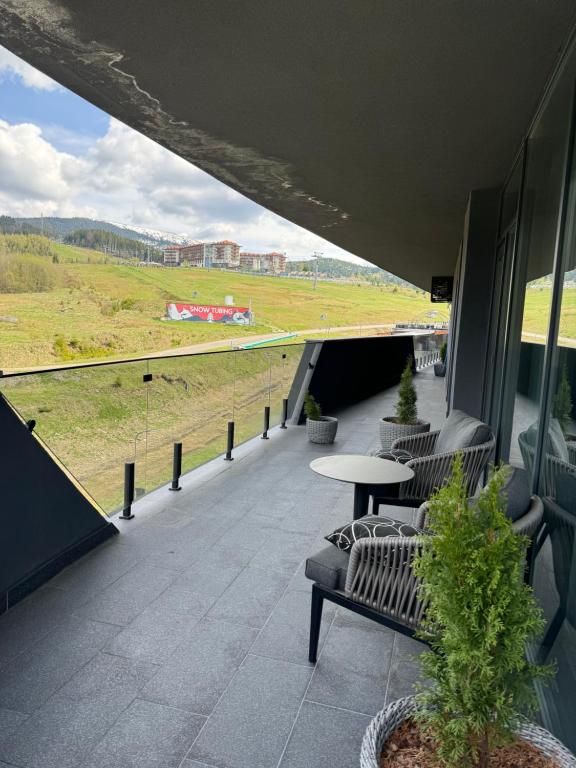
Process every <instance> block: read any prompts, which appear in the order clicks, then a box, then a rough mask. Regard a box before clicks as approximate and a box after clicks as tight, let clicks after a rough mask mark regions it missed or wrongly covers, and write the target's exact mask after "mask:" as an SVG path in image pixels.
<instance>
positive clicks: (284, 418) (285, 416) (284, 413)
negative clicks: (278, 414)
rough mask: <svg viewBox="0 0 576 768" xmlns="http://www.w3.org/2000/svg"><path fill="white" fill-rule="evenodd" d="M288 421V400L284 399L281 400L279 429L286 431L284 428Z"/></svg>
mask: <svg viewBox="0 0 576 768" xmlns="http://www.w3.org/2000/svg"><path fill="white" fill-rule="evenodd" d="M287 421H288V400H286V399H284V400H282V424H280V429H288V427H287V426H286V422H287Z"/></svg>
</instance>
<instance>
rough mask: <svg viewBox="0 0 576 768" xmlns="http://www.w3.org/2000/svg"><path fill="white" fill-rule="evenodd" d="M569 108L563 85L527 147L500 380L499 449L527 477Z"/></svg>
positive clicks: (531, 463) (536, 414)
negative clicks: (502, 397)
mask: <svg viewBox="0 0 576 768" xmlns="http://www.w3.org/2000/svg"><path fill="white" fill-rule="evenodd" d="M570 104H571V87H570V85H569V83H568V82H566V83H565V84H564V86H563V87H559V88H557V89H556V90H555V91H554V93H553V95H552V97H551V98H550V100H549V102H548V104H547V105H546V108H545V109H544V111H543V113H542V115H541V116H540V118H539V120H538V122H537V123H536V125H535V127H534V130H533V132H532V134H531V135H530V137H529V139H528V141H527V145H526V165H525V176H524V188H523V197H522V208H521V214H520V221H519V231H518V235H517V236H518V238H519V241H518V254H517V265H516V269H515V275H514V280H515V285H514V299H513V308H512V314H513V315H514V314H515V315H516V318H517V320H516V327H514V325H515V324H514V320H512V322H511V334H512V338H513V337H514V336H516V337H518V336H519V337H520V341H521V343H520V344H513V345H511V346H510V347H509V358H508V370H507V372H506V377H505V378H506V382H507V393H506V400H507V402H506V404H505V407H506V408H507V409H508V415H507V418H506V417H505V418H504V419H503V426H502V432H503V434H502V436H501V437H502V442H501V446H502V456H503V458H505V459H508V460H509V461H510V463H511V464H513V465H516V466H520V467H525V468H526V469H527V470H528V472H529V473H530V474H531V475H532V473H533V471H534V456H535V448H536V442H537V434H538V429H539V421H540V396H541V392H542V374H543V370H544V356H545V350H546V340H547V336H548V329H549V322H550V310H551V306H552V288H553V279H552V273H553V270H554V258H555V250H556V232H557V227H558V216H559V209H560V201H561V197H562V187H563V181H564V163H565V156H566V144H567V138H568V128H569V123H570V119H569V118H570ZM514 303H515V307H514ZM519 319H520V325H519V324H518V320H519ZM514 383H515V386H514ZM508 446H509V448H508Z"/></svg>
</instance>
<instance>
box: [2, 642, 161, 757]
mask: <svg viewBox="0 0 576 768" xmlns="http://www.w3.org/2000/svg"><path fill="white" fill-rule="evenodd" d="M156 671H157V667H154V666H153V665H150V664H148V665H143V664H134V663H133V662H131V661H129V660H127V659H122V658H119V657H115V656H109V655H106V654H99V655H98V656H96V657H95V658H94V659H92V661H91V662H89V663H88V664H87V665H86V666H85V667H83V668H82V669H81V670H80V671H79V672H78V673H77V674H76V675H74V677H73V678H72V679H71V680H70V681H69V682H68V683H67V684H66V685H65V686H64V687H63V688H61V689H60V690H59V691H58V692H57V693H56V694H54V696H52V697H51V698H50V699H49V700H48V701H47V702H46V704H45V705H44V706H43V707H42V708H41V709H39V710H38V711H37V712H35V713H34V714H32V715H31V716H30V717H29V718H28V719H27V720H26V721H25V722H24V723H23V724H22V726H21V727H20V728H18V729H17V730H16V731H15V732H13V734H12V735H11V737H10V738H8V739H4V740H2V741H0V758H3V759H6V760H8V761H10V762H13V763H15V764H16V765H19V766H23V767H25V768H73V766H76V765H77V764H78V763H79V762H80V761H81V760H82V759H84V758H85V757H86V756H87V755H88V754H89V753H90V751H91V750H92V749H93V748H94V747H95V746H96V744H97V743H98V741H99V740H100V739H101V738H102V737H103V736H104V734H105V733H106V732H107V731H108V729H109V728H111V727H112V726H113V725H114V723H115V722H116V720H117V719H118V717H119V716H120V715H121V714H122V712H123V711H124V710H125V709H126V708H127V707H128V706H129V705H130V703H131V702H132V701H133V700H134V699H135V697H136V696H137V694H138V691H139V690H140V688H142V686H143V685H144V684H145V683H146V682H147V681H148V680H149V679H150V677H151V676H152V675H153V674H155V672H156Z"/></svg>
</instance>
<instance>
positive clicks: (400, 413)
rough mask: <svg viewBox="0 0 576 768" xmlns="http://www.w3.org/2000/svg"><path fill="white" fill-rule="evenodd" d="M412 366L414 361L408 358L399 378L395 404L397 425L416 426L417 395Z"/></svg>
mask: <svg viewBox="0 0 576 768" xmlns="http://www.w3.org/2000/svg"><path fill="white" fill-rule="evenodd" d="M413 365H414V360H413V358H412V357H409V358H408V359H407V361H406V367H405V368H404V370H403V371H402V376H401V377H400V386H399V387H398V402H397V403H396V421H397V422H398V424H416V422H417V421H418V408H417V406H416V402H417V400H418V395H417V394H416V388H415V387H414V381H413V378H414V374H413V373H412V368H413Z"/></svg>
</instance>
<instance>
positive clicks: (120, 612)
mask: <svg viewBox="0 0 576 768" xmlns="http://www.w3.org/2000/svg"><path fill="white" fill-rule="evenodd" d="M175 578H176V574H175V573H174V572H173V571H169V570H168V569H166V568H153V567H144V566H136V567H135V568H132V569H131V570H130V571H128V573H126V574H125V575H124V576H123V577H122V578H121V579H119V580H118V581H117V582H115V583H114V584H111V585H110V586H109V587H107V588H106V589H105V590H104V591H103V592H101V593H100V594H98V595H97V596H96V597H94V598H93V599H92V600H90V602H88V603H87V604H86V605H85V606H83V607H82V608H80V609H79V610H78V612H77V613H78V615H80V616H84V617H85V618H88V619H93V620H94V621H105V622H108V623H110V624H119V625H126V624H130V622H131V621H132V620H133V619H135V618H136V616H137V615H138V614H139V613H141V612H142V611H143V610H144V608H146V606H148V605H150V603H151V602H152V601H153V600H155V599H156V598H157V597H158V595H160V594H161V593H162V592H163V591H164V590H165V589H166V588H167V587H168V586H169V585H170V584H171V583H172V582H173V581H174V579H175Z"/></svg>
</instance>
